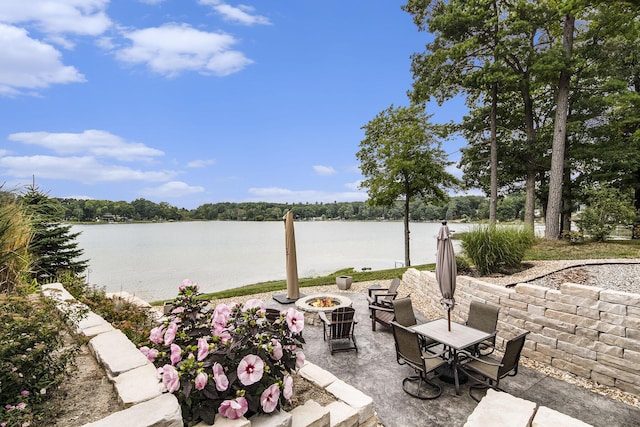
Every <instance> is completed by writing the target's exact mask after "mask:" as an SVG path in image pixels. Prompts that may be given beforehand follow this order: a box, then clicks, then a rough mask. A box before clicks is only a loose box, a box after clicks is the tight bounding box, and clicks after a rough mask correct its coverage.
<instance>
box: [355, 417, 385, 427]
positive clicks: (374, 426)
mask: <svg viewBox="0 0 640 427" xmlns="http://www.w3.org/2000/svg"><path fill="white" fill-rule="evenodd" d="M380 425H381V424H380V423H379V422H378V417H376V416H375V415H374V416H373V417H371V418H369V419H367V420H364V421H361V422H360V424H359V426H360V427H379V426H380Z"/></svg>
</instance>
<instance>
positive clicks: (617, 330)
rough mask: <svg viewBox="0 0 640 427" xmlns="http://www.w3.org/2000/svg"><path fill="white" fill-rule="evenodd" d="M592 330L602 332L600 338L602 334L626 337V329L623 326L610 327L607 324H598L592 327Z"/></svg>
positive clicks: (610, 325)
mask: <svg viewBox="0 0 640 427" xmlns="http://www.w3.org/2000/svg"><path fill="white" fill-rule="evenodd" d="M593 329H595V330H596V331H599V332H602V334H600V336H601V337H602V335H603V334H608V335H616V336H619V337H624V336H625V335H626V329H625V328H624V327H623V326H620V325H612V324H611V323H607V322H598V323H596V324H595V325H594V327H593Z"/></svg>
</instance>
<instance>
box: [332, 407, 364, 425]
mask: <svg viewBox="0 0 640 427" xmlns="http://www.w3.org/2000/svg"><path fill="white" fill-rule="evenodd" d="M325 408H327V409H328V410H329V414H330V417H329V418H330V420H331V427H357V426H358V418H359V417H358V411H356V410H355V409H353V408H352V407H351V406H349V405H347V404H346V403H344V402H332V403H330V404H328V405H327V406H325Z"/></svg>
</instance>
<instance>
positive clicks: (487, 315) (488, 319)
mask: <svg viewBox="0 0 640 427" xmlns="http://www.w3.org/2000/svg"><path fill="white" fill-rule="evenodd" d="M499 312H500V307H497V306H494V305H491V304H485V303H482V302H479V301H471V305H470V306H469V317H468V318H467V323H466V324H467V326H469V327H472V328H474V329H478V330H480V331H483V332H488V333H491V332H496V325H497V324H498V314H499ZM495 344H496V336H495V335H493V337H491V338H489V339H488V340H485V341H483V342H481V343H479V344H476V345H475V346H474V348H470V349H466V350H467V351H469V352H471V353H472V354H474V355H475V356H486V355H488V354H491V353H493V350H494V349H495Z"/></svg>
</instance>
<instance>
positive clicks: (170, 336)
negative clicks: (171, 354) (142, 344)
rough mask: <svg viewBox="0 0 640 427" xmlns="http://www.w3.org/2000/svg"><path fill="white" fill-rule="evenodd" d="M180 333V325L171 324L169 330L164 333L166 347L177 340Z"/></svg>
mask: <svg viewBox="0 0 640 427" xmlns="http://www.w3.org/2000/svg"><path fill="white" fill-rule="evenodd" d="M177 332H178V324H177V323H176V322H171V323H169V326H167V330H166V331H165V333H164V345H170V344H171V343H172V342H173V340H174V339H175V338H176V333H177Z"/></svg>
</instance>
